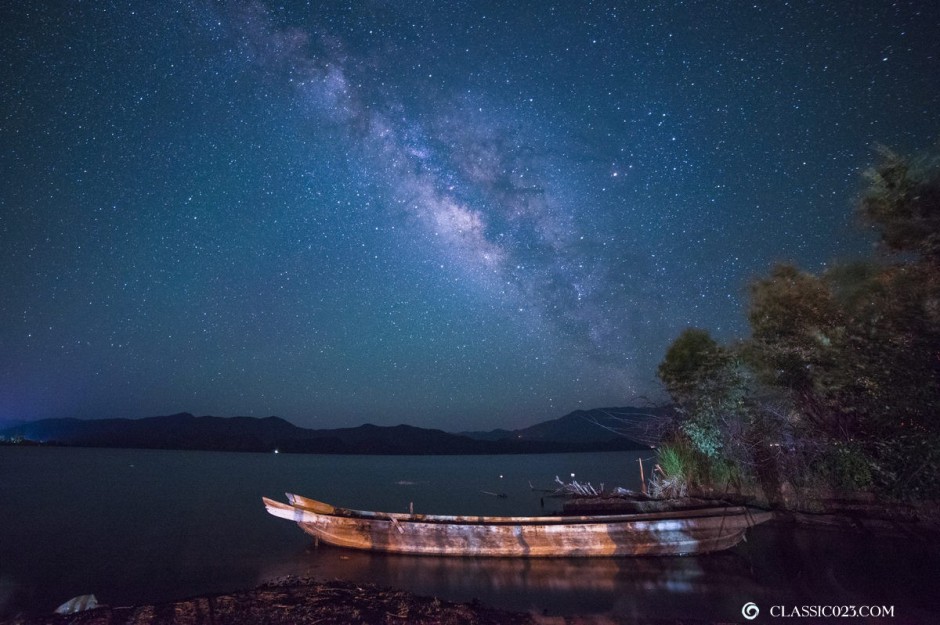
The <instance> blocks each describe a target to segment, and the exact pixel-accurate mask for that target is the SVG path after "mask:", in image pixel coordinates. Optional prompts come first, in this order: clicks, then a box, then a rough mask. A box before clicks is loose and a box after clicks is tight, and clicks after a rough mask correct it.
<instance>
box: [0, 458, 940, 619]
mask: <svg viewBox="0 0 940 625" xmlns="http://www.w3.org/2000/svg"><path fill="white" fill-rule="evenodd" d="M641 455H642V456H644V457H646V456H648V455H649V453H644V454H639V455H638V454H635V453H606V454H552V455H532V456H437V457H433V456H422V457H412V456H406V457H399V456H394V457H392V456H302V455H286V454H280V455H274V454H230V453H210V452H173V451H138V450H104V449H36V448H14V447H0V616H4V615H7V616H9V615H11V614H14V613H16V612H18V611H20V610H28V611H49V610H52V609H54V608H55V607H56V606H57V605H58V604H59V603H61V602H62V601H64V600H66V599H68V598H69V597H72V596H74V595H78V594H84V593H95V594H96V595H97V596H98V599H99V600H100V601H103V602H106V603H110V604H113V605H127V604H131V603H140V602H154V601H164V600H169V599H175V598H181V597H185V596H189V595H193V594H200V593H206V592H214V591H227V590H234V589H238V588H248V587H252V586H255V585H256V584H258V583H259V582H262V581H264V580H267V579H271V578H274V577H278V576H282V575H288V574H292V575H308V576H315V577H319V578H325V579H333V578H340V579H347V580H355V581H367V582H374V583H378V584H380V585H387V586H393V587H398V588H405V589H409V590H413V591H416V592H418V593H421V594H430V595H436V596H439V597H442V598H446V599H452V600H461V601H465V600H470V599H473V598H479V599H481V600H482V601H484V602H486V603H490V604H493V605H497V606H501V607H505V608H511V609H519V610H529V609H534V610H538V611H539V612H547V613H549V614H566V613H568V614H570V613H580V614H586V613H592V614H605V615H608V616H611V617H613V618H614V620H616V619H617V618H618V617H622V618H624V619H628V618H632V617H636V616H644V617H653V618H679V617H689V618H700V619H708V618H710V619H715V620H726V621H727V620H741V618H740V610H741V606H742V605H743V604H744V603H746V602H748V601H753V602H755V603H757V604H758V605H759V606H761V607H762V608H764V609H765V614H766V610H769V606H771V605H775V604H786V605H817V604H820V605H828V604H854V605H863V604H877V605H888V606H891V605H893V606H895V619H894V622H903V623H911V622H914V623H918V622H923V623H929V622H940V599H938V597H937V593H936V574H937V572H938V571H940V554H938V548H937V546H936V545H933V544H929V543H925V542H923V541H918V540H916V539H901V538H894V539H892V538H884V537H874V536H871V535H867V534H861V535H855V534H847V533H845V532H838V533H837V532H831V531H819V530H816V531H809V530H794V529H792V528H787V527H783V526H766V525H765V526H761V527H758V528H755V529H754V530H752V531H751V533H750V534H749V539H748V542H747V543H745V544H742V545H740V546H739V547H737V548H735V549H733V550H731V551H728V552H725V553H721V554H714V555H710V556H705V557H697V558H639V559H619V560H618V559H599V560H490V559H445V558H420V557H407V556H383V555H373V554H368V553H358V552H352V551H345V550H340V549H334V548H328V547H322V546H321V547H320V548H314V547H313V546H312V544H311V541H310V540H308V538H307V537H306V535H305V534H303V533H302V532H301V531H300V530H299V529H298V528H297V527H296V526H295V525H293V524H290V523H287V522H284V521H282V520H280V519H275V518H273V517H270V516H268V515H267V513H265V511H264V508H263V507H262V505H261V501H260V497H261V495H268V496H274V497H276V498H282V495H281V493H283V492H284V491H292V492H297V493H301V494H305V495H308V496H311V497H315V498H319V499H323V500H326V501H329V502H331V503H335V504H337V505H342V506H347V507H354V508H366V509H382V510H390V511H405V510H407V509H408V505H409V502H413V503H414V507H415V511H417V512H426V513H454V514H462V513H466V514H539V513H540V512H542V511H545V512H550V511H552V510H553V509H555V508H557V507H558V505H559V504H558V502H557V500H554V499H548V498H546V499H544V502H543V501H542V497H541V495H540V493H538V492H533V491H532V490H531V489H530V487H529V483H530V482H531V483H532V484H533V485H534V486H536V487H546V488H547V487H550V486H551V485H552V481H553V480H554V477H555V476H556V475H559V476H562V477H563V478H568V477H570V474H571V473H575V474H576V478H577V479H578V480H585V481H591V482H593V483H594V484H595V485H598V484H599V483H601V482H604V483H606V484H608V485H622V486H625V487H629V488H636V487H637V485H638V482H639V477H638V474H637V462H636V459H637V458H638V457H640V456H641ZM481 491H490V492H498V493H505V494H506V495H508V496H507V497H506V498H496V497H493V496H491V495H486V494H484V493H482V492H481ZM543 505H544V507H543ZM778 620H779V619H778Z"/></svg>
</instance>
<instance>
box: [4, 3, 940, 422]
mask: <svg viewBox="0 0 940 625" xmlns="http://www.w3.org/2000/svg"><path fill="white" fill-rule="evenodd" d="M0 25H2V26H0V30H2V33H0V146H2V147H0V286H2V292H0V419H38V418H44V417H83V418H88V417H115V416H118V417H141V416H151V415H158V414H169V413H173V412H179V411H189V412H193V413H196V414H213V415H218V416H234V415H249V416H268V415H278V416H281V417H284V418H287V419H289V420H291V421H293V422H294V423H297V424H298V425H303V426H311V427H334V426H354V425H359V424H361V423H365V422H373V423H376V424H380V425H393V424H397V423H401V422H405V423H410V424H413V425H419V426H426V427H438V428H442V429H445V430H452V431H458V430H464V429H489V428H494V427H507V428H515V427H522V426H526V425H530V424H532V423H535V422H538V421H542V420H546V419H550V418H555V417H558V416H561V415H563V414H565V413H566V412H568V411H571V410H574V409H577V408H593V407H598V406H605V405H606V406H610V405H630V404H638V403H640V402H641V401H642V399H641V398H642V397H644V396H645V397H648V398H651V399H655V398H657V397H659V393H660V392H661V391H660V390H659V385H658V383H657V382H656V376H655V368H656V365H657V363H658V362H659V361H660V360H661V359H662V357H663V354H664V352H665V349H666V348H667V346H668V345H669V343H670V342H671V340H672V339H674V338H675V337H676V336H677V335H678V333H679V332H681V331H682V330H683V329H684V328H686V327H689V326H695V327H702V328H707V329H709V330H710V331H711V332H712V333H713V335H714V336H716V337H717V338H719V339H721V340H730V339H733V338H734V337H736V336H746V334H747V332H748V330H747V324H746V320H745V307H746V302H747V284H748V282H749V280H751V279H753V278H755V277H757V276H759V275H761V274H764V273H766V272H767V271H768V270H769V269H770V267H771V266H772V264H773V263H774V262H777V261H785V260H789V261H794V262H797V263H799V264H800V265H801V266H802V267H804V268H806V269H808V270H813V271H816V270H819V269H821V268H823V267H824V266H825V264H826V263H829V262H832V261H833V260H834V259H846V258H850V257H855V256H858V255H864V254H869V253H870V251H871V247H872V241H873V238H872V237H871V235H870V234H868V233H866V232H865V231H864V230H863V229H862V228H861V227H860V226H859V224H858V223H857V222H856V221H855V219H854V217H853V215H852V209H853V204H854V199H855V198H856V197H857V196H858V194H859V192H860V190H861V189H862V188H863V179H862V176H861V172H862V171H863V170H864V169H865V168H867V167H868V166H870V165H871V164H872V163H873V162H874V160H875V153H874V151H873V149H872V146H873V145H874V144H875V143H876V142H880V143H884V144H887V145H889V146H892V147H894V148H896V149H898V150H900V151H902V152H905V151H916V150H922V149H925V148H927V147H929V146H930V145H931V144H933V143H934V142H935V141H936V139H937V137H938V136H940V114H938V112H940V3H937V2H935V1H929V2H928V1H924V2H897V3H891V2H888V1H887V0H879V1H861V2H763V1H761V2H756V3H743V2H662V3H659V2H593V3H589V2H559V3H555V2H549V1H547V0H546V1H534V2H444V1H441V2H424V3H419V2H404V1H403V2H386V1H382V2H378V1H369V0H362V1H355V2H328V1H323V2H298V1H291V0H286V1H285V2H278V3H274V2H200V1H195V0H191V1H186V2H176V1H170V0H168V1H161V2H114V1H106V0H96V1H92V2H79V1H77V0H76V1H64V0H63V1H39V0H35V1H24V2H7V3H4V5H3V8H0Z"/></svg>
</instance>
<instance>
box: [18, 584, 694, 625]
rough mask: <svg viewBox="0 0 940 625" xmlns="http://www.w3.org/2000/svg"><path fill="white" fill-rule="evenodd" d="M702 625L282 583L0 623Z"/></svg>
mask: <svg viewBox="0 0 940 625" xmlns="http://www.w3.org/2000/svg"><path fill="white" fill-rule="evenodd" d="M158 624H159V625H255V624H265V625H365V624H369V625H373V624H374V625H432V624H433V625H458V624H459V625H465V624H473V625H490V624H492V625H615V624H618V625H619V624H624V625H628V624H629V625H707V623H706V622H705V621H694V620H689V621H686V620H674V619H668V620H656V619H643V620H642V621H634V620H627V621H623V620H620V619H615V618H611V617H607V616H590V617H578V616H568V617H559V616H549V615H544V614H534V613H533V614H530V613H524V612H509V611H505V610H497V609H494V608H490V607H487V606H485V605H482V604H480V603H477V602H475V601H474V602H471V603H453V602H449V601H442V600H440V599H436V598H434V597H423V596H418V595H414V594H412V593H409V592H405V591H402V590H392V589H387V588H379V587H377V586H373V585H370V584H356V583H352V582H345V581H328V582H325V581H318V580H313V579H305V578H294V577H288V578H285V579H281V580H277V581H274V582H269V583H267V584H264V585H261V586H259V587H257V588H255V589H253V590H246V591H241V592H234V593H226V594H218V595H209V596H203V597H193V598H189V599H185V600H182V601H175V602H170V603H163V604H158V605H143V606H134V607H113V606H99V607H97V608H94V609H91V610H86V611H84V612H78V613H75V614H68V615H59V614H49V615H38V616H37V615H30V616H17V617H14V618H12V619H9V620H5V621H2V622H0V625H158Z"/></svg>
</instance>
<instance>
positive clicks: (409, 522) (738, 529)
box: [264, 495, 770, 558]
mask: <svg viewBox="0 0 940 625" xmlns="http://www.w3.org/2000/svg"><path fill="white" fill-rule="evenodd" d="M289 498H290V499H291V501H292V504H290V505H288V504H282V503H279V502H275V501H272V500H270V499H265V500H264V501H265V505H266V507H267V509H268V512H270V513H271V514H273V515H275V516H278V517H281V518H284V519H288V520H292V521H294V522H296V523H297V524H298V525H299V526H300V527H301V529H303V530H304V531H305V532H307V533H308V534H310V535H311V536H313V537H314V538H315V539H316V540H318V541H323V542H325V543H328V544H330V545H335V546H338V547H347V548H351V549H361V550H367V551H380V552H388V553H401V554H414V555H436V556H485V557H530V558H536V557H538V558H543V557H610V556H652V555H690V554H701V553H709V552H712V551H720V550H722V549H727V548H729V547H733V546H734V545H736V544H738V543H739V542H740V541H741V540H742V539H743V538H744V533H745V531H746V530H747V528H749V527H751V526H753V525H756V524H757V523H760V522H763V521H765V520H767V519H768V518H770V517H769V515H768V513H763V512H758V513H754V512H751V511H750V510H748V509H747V508H741V507H728V508H711V509H706V510H696V511H690V512H685V511H684V512H682V513H681V514H676V515H671V516H670V515H669V514H667V513H655V514H632V515H616V516H594V517H446V516H422V515H406V514H386V513H376V512H357V511H350V510H340V509H336V508H332V506H329V505H328V504H321V503H320V502H316V501H314V500H308V499H304V498H301V497H298V496H296V495H294V496H289Z"/></svg>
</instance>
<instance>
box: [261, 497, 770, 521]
mask: <svg viewBox="0 0 940 625" xmlns="http://www.w3.org/2000/svg"><path fill="white" fill-rule="evenodd" d="M287 498H288V500H289V501H290V502H291V503H289V504H285V503H281V502H278V501H274V500H271V499H268V498H265V497H263V498H262V499H263V500H264V502H265V504H266V505H272V504H273V505H274V506H276V507H278V508H282V509H294V510H298V511H302V512H306V513H311V514H315V515H319V516H325V517H337V518H344V519H359V520H363V521H395V522H402V523H432V524H451V525H546V526H548V525H585V524H609V523H633V522H637V523H639V522H645V521H684V520H694V519H704V518H709V517H722V518H735V517H741V516H743V517H746V518H748V519H749V521H750V519H751V517H752V516H754V514H755V512H753V511H751V510H750V509H749V508H747V507H745V506H713V507H708V508H695V509H685V510H677V511H668V512H638V513H629V514H612V515H578V516H559V515H553V516H534V517H533V516H527V517H516V516H460V515H437V514H409V513H407V512H405V513H398V512H377V511H369V510H352V509H348V508H337V507H335V506H332V505H330V504H326V503H323V502H320V501H317V500H315V499H308V498H306V497H301V496H299V495H294V494H292V493H287ZM752 524H755V525H756V522H754V523H751V522H749V523H748V525H752Z"/></svg>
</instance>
